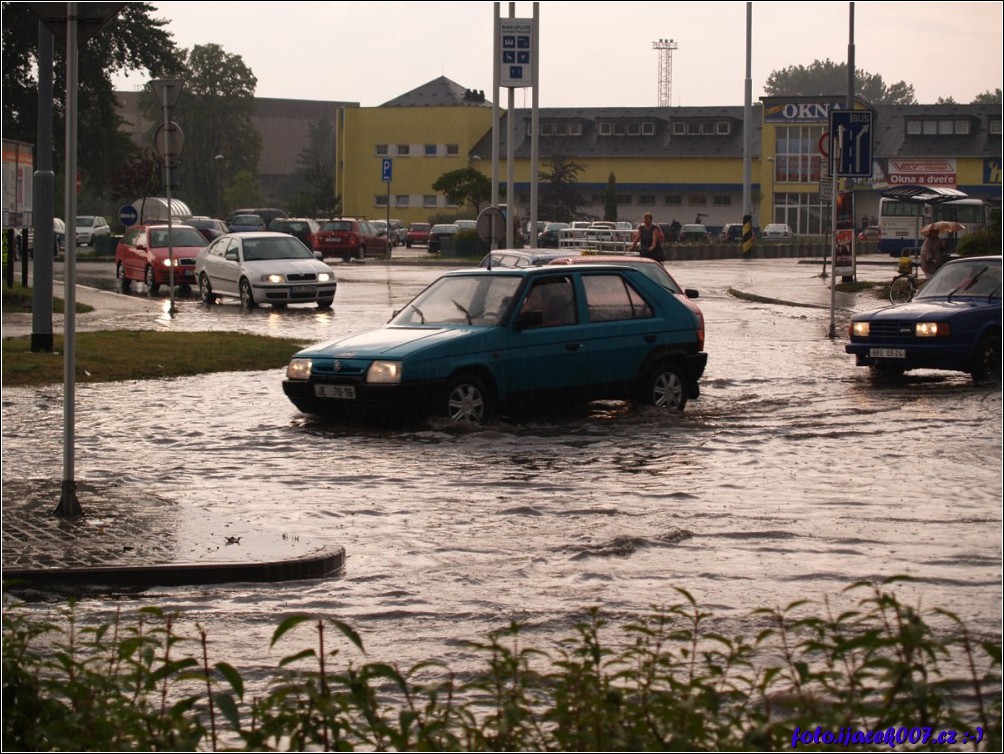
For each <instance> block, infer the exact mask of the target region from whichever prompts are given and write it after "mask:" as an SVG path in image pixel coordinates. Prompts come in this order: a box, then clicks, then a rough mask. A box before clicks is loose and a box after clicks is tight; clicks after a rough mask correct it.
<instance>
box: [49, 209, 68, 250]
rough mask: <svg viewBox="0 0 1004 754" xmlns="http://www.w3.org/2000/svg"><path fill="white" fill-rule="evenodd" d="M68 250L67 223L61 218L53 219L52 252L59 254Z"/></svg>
mask: <svg viewBox="0 0 1004 754" xmlns="http://www.w3.org/2000/svg"><path fill="white" fill-rule="evenodd" d="M65 248H66V223H64V222H63V220H62V219H61V218H59V217H54V218H52V250H53V252H55V253H56V254H59V253H60V252H62V251H63V250H64V249H65Z"/></svg>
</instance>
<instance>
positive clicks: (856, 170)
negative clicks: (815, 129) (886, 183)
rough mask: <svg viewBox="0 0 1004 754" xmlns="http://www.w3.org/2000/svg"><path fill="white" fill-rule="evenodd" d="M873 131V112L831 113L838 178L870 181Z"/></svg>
mask: <svg viewBox="0 0 1004 754" xmlns="http://www.w3.org/2000/svg"><path fill="white" fill-rule="evenodd" d="M874 131H875V129H874V128H873V127H872V111H871V110H831V111H830V135H831V139H832V144H833V146H832V148H831V149H830V154H831V155H832V156H833V166H834V170H835V172H836V174H837V176H838V177H840V178H871V176H872V142H873V140H874Z"/></svg>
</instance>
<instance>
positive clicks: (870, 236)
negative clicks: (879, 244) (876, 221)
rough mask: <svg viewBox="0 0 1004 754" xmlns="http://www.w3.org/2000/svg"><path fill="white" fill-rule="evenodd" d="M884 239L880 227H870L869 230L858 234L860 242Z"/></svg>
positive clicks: (866, 229)
mask: <svg viewBox="0 0 1004 754" xmlns="http://www.w3.org/2000/svg"><path fill="white" fill-rule="evenodd" d="M881 237H882V234H881V233H880V232H879V227H878V226H877V225H869V226H868V227H867V228H865V229H864V230H862V231H861V232H860V233H858V240H859V241H878V240H879V239H880V238H881Z"/></svg>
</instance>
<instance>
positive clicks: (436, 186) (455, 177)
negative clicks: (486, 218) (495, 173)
mask: <svg viewBox="0 0 1004 754" xmlns="http://www.w3.org/2000/svg"><path fill="white" fill-rule="evenodd" d="M432 190H433V191H438V192H439V193H441V194H443V195H444V196H445V197H446V200H447V201H448V202H449V203H450V204H456V205H457V206H458V207H462V206H463V205H465V204H467V205H470V206H473V207H474V213H475V214H478V213H480V212H481V205H482V204H485V203H486V202H487V201H488V200H489V199H490V198H491V195H492V182H491V180H490V179H489V178H488V177H487V176H485V175H483V174H482V173H481V172H480V171H478V170H475V169H474V168H472V167H466V168H460V169H459V170H451V171H450V172H449V173H443V174H442V175H441V176H439V178H437V179H436V182H435V183H433V184H432Z"/></svg>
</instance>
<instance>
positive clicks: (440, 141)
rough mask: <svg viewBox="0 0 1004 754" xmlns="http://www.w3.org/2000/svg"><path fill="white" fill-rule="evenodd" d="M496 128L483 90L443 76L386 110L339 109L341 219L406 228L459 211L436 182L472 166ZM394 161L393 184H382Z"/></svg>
mask: <svg viewBox="0 0 1004 754" xmlns="http://www.w3.org/2000/svg"><path fill="white" fill-rule="evenodd" d="M491 125H492V108H491V103H490V102H486V101H485V97H484V93H483V92H476V91H473V90H470V89H464V88H463V87H461V86H459V85H458V84H456V83H454V82H452V81H450V80H449V79H447V78H445V77H440V78H438V79H436V80H434V81H431V82H429V83H428V84H425V85H424V86H422V87H419V88H418V89H415V90H413V91H411V92H408V93H407V94H403V95H401V96H400V97H398V98H396V99H394V100H391V101H390V102H387V103H385V104H383V105H381V106H380V107H350V108H343V109H341V110H340V111H339V113H338V121H337V126H336V135H335V139H336V145H335V152H336V155H337V158H336V159H337V165H336V170H335V193H336V194H339V195H341V197H342V214H344V215H346V216H354V217H370V218H374V219H380V218H383V217H386V216H390V217H393V218H395V219H399V220H401V221H402V222H404V223H408V222H412V221H423V222H424V221H426V220H428V218H429V217H430V216H431V215H435V214H437V213H451V214H454V213H458V212H461V211H462V210H463V208H458V207H455V206H450V205H448V204H447V203H446V198H445V197H444V196H442V195H441V194H437V193H436V192H435V191H433V190H432V184H433V183H435V182H436V180H437V179H438V178H439V177H440V176H441V175H443V174H444V173H448V172H450V171H452V170H459V169H460V168H466V167H467V166H468V164H469V158H470V155H471V151H472V148H473V146H474V145H475V144H476V143H477V142H478V141H479V140H480V139H481V138H482V137H483V136H484V135H485V133H486V132H490V131H491ZM388 162H389V168H390V170H389V176H390V181H386V180H384V175H385V173H384V169H385V166H386V165H387V163H388ZM388 210H389V212H388ZM467 214H468V215H469V214H470V213H469V212H468V213H467Z"/></svg>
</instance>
